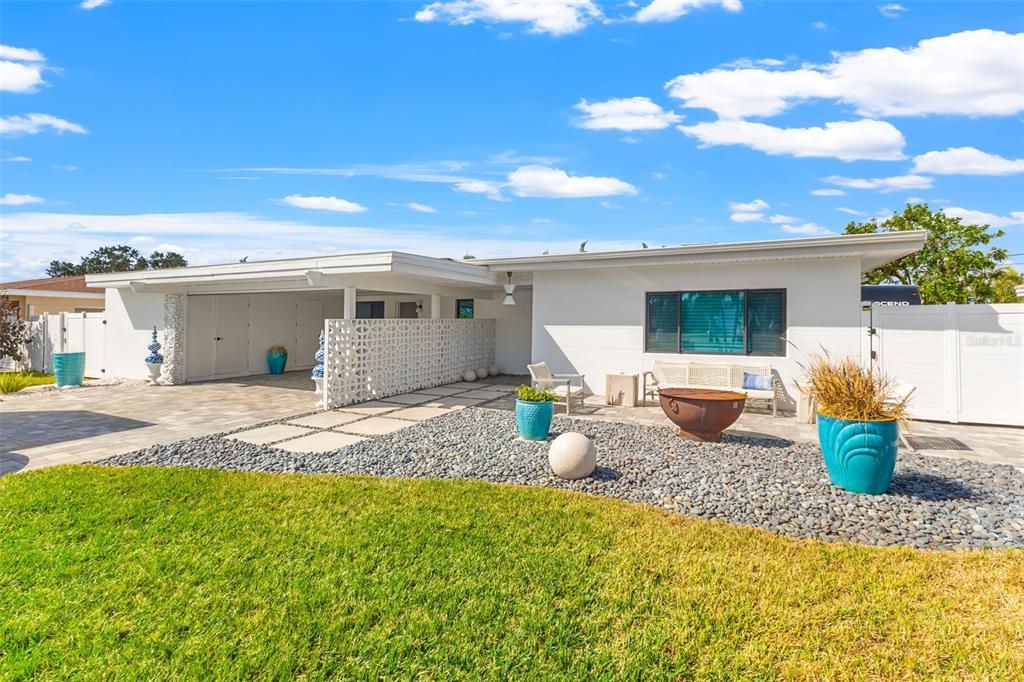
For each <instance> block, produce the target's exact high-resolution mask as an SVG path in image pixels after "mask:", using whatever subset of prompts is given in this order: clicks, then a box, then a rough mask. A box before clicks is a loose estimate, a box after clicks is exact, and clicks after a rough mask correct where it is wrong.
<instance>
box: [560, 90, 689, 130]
mask: <svg viewBox="0 0 1024 682" xmlns="http://www.w3.org/2000/svg"><path fill="white" fill-rule="evenodd" d="M575 108H576V109H577V110H578V111H580V112H582V113H583V115H582V116H580V117H579V118H577V119H576V121H575V124H576V125H577V126H578V127H580V128H587V129H589V130H660V129H662V128H667V127H669V126H670V125H672V124H673V123H678V122H679V121H681V120H682V116H680V115H679V114H677V113H675V112H672V111H665V110H664V109H662V108H661V107H660V106H659V105H658V104H656V103H654V102H652V101H651V100H650V99H649V98H647V97H625V98H621V99H610V100H607V101H604V102H588V101H587V100H585V99H581V100H580V101H579V102H578V103H577V104H576V105H575Z"/></svg>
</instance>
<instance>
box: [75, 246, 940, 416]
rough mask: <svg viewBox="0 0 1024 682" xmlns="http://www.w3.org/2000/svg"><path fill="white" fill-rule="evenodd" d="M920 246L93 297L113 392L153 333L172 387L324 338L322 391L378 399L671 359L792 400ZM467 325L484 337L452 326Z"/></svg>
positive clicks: (207, 274) (301, 353) (542, 260)
mask: <svg viewBox="0 0 1024 682" xmlns="http://www.w3.org/2000/svg"><path fill="white" fill-rule="evenodd" d="M924 240H925V234H924V233H923V232H919V231H916V232H896V233H886V234H868V235H842V236H829V237H813V238H801V239H785V240H773V241H758V242H743V243H733V244H694V245H686V246H678V247H667V248H652V249H640V250H632V251H615V252H594V253H571V254H552V255H542V256H527V257H515V258H492V259H480V260H459V261H456V260H451V259H445V258H432V257H427V256H419V255H414V254H409V253H402V252H397V251H385V252H379V253H357V254H340V255H334V256H312V257H308V258H293V259H284V260H274V261H265V262H246V263H232V264H227V265H212V266H200V267H188V268H177V269H167V270H148V271H141V272H124V273H111V274H97V275H89V276H88V283H89V285H90V286H95V287H104V288H106V316H107V317H106V322H107V330H106V332H107V334H106V336H107V348H106V353H105V357H106V365H107V367H106V370H105V371H106V376H108V377H125V378H144V377H145V376H147V368H146V366H145V365H144V363H143V358H144V357H145V355H146V354H147V353H146V346H147V344H148V343H149V341H150V336H151V334H152V329H153V328H154V327H156V329H157V330H158V331H159V332H161V337H160V338H161V343H163V344H164V346H165V348H164V352H165V355H166V357H167V361H166V362H167V366H165V368H164V372H163V378H164V380H165V381H168V382H171V383H177V382H185V381H199V380H206V379H216V378H226V377H236V376H245V375H251V374H262V373H266V372H267V364H266V360H265V357H266V351H267V349H268V348H269V347H270V346H271V345H283V346H285V347H286V348H287V349H288V352H289V364H288V367H289V369H300V368H309V367H312V366H313V365H314V359H313V356H314V353H315V351H316V350H317V348H318V338H319V336H320V333H321V331H322V330H325V329H326V331H327V337H328V339H327V350H326V354H327V356H328V358H327V361H326V363H325V364H326V365H327V372H326V376H327V377H328V381H331V380H332V377H334V378H339V379H338V380H339V381H340V377H342V375H346V373H347V374H348V375H351V376H349V378H348V379H347V380H348V381H350V383H351V382H360V381H361V382H363V384H366V382H368V381H369V382H370V383H374V382H376V386H377V388H376V389H374V391H375V392H373V391H371V395H380V394H381V393H380V390H381V389H380V386H381V385H382V384H383V383H387V382H386V381H385V380H384V378H383V377H377V376H374V375H375V373H377V374H390V375H402V374H409V375H411V374H414V373H418V374H417V376H418V377H419V378H417V379H416V381H414V382H413V384H414V385H413V386H412V387H413V388H415V387H416V386H420V387H423V386H425V385H426V383H429V382H431V381H433V379H432V377H434V376H435V375H436V377H437V382H438V383H444V382H447V381H451V380H452V379H453V376H452V371H453V367H455V365H458V364H460V363H461V364H464V365H466V366H467V367H472V366H476V365H474V364H472V363H474V362H481V363H484V364H494V365H496V366H497V367H498V369H499V370H500V371H501V372H503V373H510V374H525V373H526V365H527V364H528V363H530V362H531V361H532V362H539V361H545V362H547V363H548V365H549V366H550V367H551V369H552V371H554V372H561V373H578V374H584V375H585V376H586V383H587V387H588V389H589V390H590V391H594V392H602V391H603V390H604V381H605V376H606V375H607V374H609V373H612V372H627V373H640V372H643V371H645V370H647V369H649V368H650V367H651V365H652V363H653V362H654V360H655V359H657V358H662V359H664V358H666V357H673V358H678V359H680V360H699V361H701V362H719V363H724V362H742V363H743V364H748V365H750V364H754V365H757V364H770V365H771V367H772V369H773V370H774V371H776V373H777V375H778V377H779V379H780V380H781V382H782V384H783V385H784V386H785V387H786V391H787V392H788V393H789V395H795V387H794V385H793V381H794V378H795V377H796V376H797V375H798V373H799V367H798V366H797V362H798V361H799V360H800V359H801V356H800V355H799V351H797V350H795V349H794V346H795V347H796V349H800V350H802V351H806V352H813V351H816V350H817V349H819V348H820V347H822V346H824V347H826V348H828V349H829V351H830V352H832V353H835V354H839V355H843V354H855V353H859V352H860V348H861V338H860V337H861V334H862V326H861V308H860V283H861V274H862V273H864V272H867V271H869V270H871V269H873V268H876V267H878V266H880V265H883V264H885V263H888V262H890V261H893V260H896V259H898V258H900V257H902V256H905V255H907V254H910V253H913V252H915V251H916V250H918V249H919V248H921V246H922V245H923V244H924ZM510 284H511V285H512V286H511V287H509V286H508V285H510ZM508 289H512V294H511V298H509V297H508V296H507V294H506V290H508ZM467 318H472V319H473V320H475V321H478V322H476V323H461V322H455V323H452V322H441V321H445V320H448V321H451V320H459V319H462V320H466V319H467ZM481 320H483V321H488V322H479V321H481ZM362 321H373V322H365V323H364V322H362ZM474 324H475V326H474ZM465 330H471V331H465ZM784 339H788V341H789V342H790V343H786V341H784ZM460 344H461V345H460ZM467 344H468V345H467ZM790 344H792V345H790ZM470 346H472V348H470ZM445 353H448V355H445ZM460 353H461V355H459V354H460ZM375 354H383V355H381V357H380V358H379V360H380V362H378V363H377V364H374V361H373V358H374V357H376V356H375ZM452 354H454V355H452ZM385 355H386V356H387V357H386V358H385V357H384V356H385ZM449 356H450V357H449ZM385 359H386V362H385ZM381 363H384V364H381ZM374 368H376V369H374ZM457 369H458V371H461V368H457ZM431 372H433V374H431ZM357 375H358V376H357ZM390 380H391V381H392V383H393V382H394V376H392V377H391V379H390ZM399 383H401V382H399ZM357 393H358V392H357ZM353 395H355V394H349V393H346V396H348V397H347V398H342V399H341V400H343V401H346V400H351V399H353ZM359 395H363V396H365V395H366V394H362V393H360V394H359ZM335 404H336V403H335Z"/></svg>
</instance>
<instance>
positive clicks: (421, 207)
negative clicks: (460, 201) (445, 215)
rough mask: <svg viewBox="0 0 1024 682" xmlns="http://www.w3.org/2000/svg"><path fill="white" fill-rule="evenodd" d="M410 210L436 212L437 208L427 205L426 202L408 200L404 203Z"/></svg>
mask: <svg viewBox="0 0 1024 682" xmlns="http://www.w3.org/2000/svg"><path fill="white" fill-rule="evenodd" d="M405 206H406V208H408V209H409V210H410V211H416V212H417V213H437V209H436V208H434V207H433V206H427V205H426V204H418V203H416V202H415V201H410V202H409V203H408V204H406V205H405Z"/></svg>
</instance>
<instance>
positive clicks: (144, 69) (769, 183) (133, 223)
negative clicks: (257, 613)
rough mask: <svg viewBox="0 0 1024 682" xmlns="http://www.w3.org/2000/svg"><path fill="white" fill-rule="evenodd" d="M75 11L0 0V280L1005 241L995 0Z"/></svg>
mask: <svg viewBox="0 0 1024 682" xmlns="http://www.w3.org/2000/svg"><path fill="white" fill-rule="evenodd" d="M82 4H87V5H88V4H94V5H97V6H95V7H92V8H91V9H87V8H85V7H83V6H82ZM82 4H80V3H78V2H56V1H54V2H5V3H4V4H3V6H2V8H0V13H2V16H0V19H2V25H3V28H2V33H0V42H2V43H3V45H4V46H5V47H4V48H3V51H2V53H0V76H2V78H0V83H2V84H3V85H2V88H3V90H2V92H0V105H2V114H3V119H4V123H3V134H2V136H0V144H2V154H0V158H2V159H3V161H2V162H0V164H2V165H0V172H2V188H0V196H2V197H3V200H2V205H0V211H2V215H0V219H2V226H0V233H2V241H0V245H2V249H3V253H2V258H0V268H2V273H0V277H2V278H3V279H15V278H20V277H30V276H35V275H38V274H40V273H41V272H42V271H43V270H44V269H45V267H46V265H47V263H48V262H49V260H50V259H52V258H64V259H71V260H77V258H78V257H79V256H81V255H83V254H85V253H86V252H87V251H88V250H90V249H92V248H95V247H96V246H100V245H103V244H110V243H132V244H133V245H135V246H137V247H138V248H139V249H140V250H142V251H143V252H144V253H148V252H149V251H151V250H153V249H155V248H162V249H166V248H174V249H176V250H179V251H182V252H183V253H184V254H185V256H186V257H187V258H188V259H189V261H190V262H192V263H194V264H205V263H211V262H232V261H235V260H237V259H238V258H240V257H243V256H248V257H249V258H250V259H251V260H255V259H258V258H273V257H284V256H295V255H307V254H314V253H337V252H345V251H367V250H376V249H384V248H395V249H404V250H412V251H417V252H421V253H428V254H432V255H439V256H451V257H455V258H458V257H461V256H462V255H463V254H465V253H472V254H474V255H476V256H478V257H482V256H488V255H513V254H516V255H518V254H530V253H539V252H541V251H543V250H550V251H551V252H559V251H566V250H575V248H576V244H577V243H578V242H580V241H583V240H589V241H590V246H589V249H590V250H599V249H604V248H623V247H636V246H639V244H640V242H641V241H644V242H647V243H648V244H650V245H651V246H659V245H669V244H679V243H684V242H685V243H692V242H713V241H719V242H731V241H741V240H752V239H779V238H787V237H800V236H808V235H814V234H827V233H829V232H841V231H842V228H843V226H844V225H845V223H846V222H847V221H848V220H851V219H863V218H866V217H871V216H875V215H879V214H883V213H888V212H891V210H893V209H900V208H902V205H903V204H904V203H905V202H906V201H908V200H918V199H924V200H927V201H928V202H929V203H930V204H932V205H933V206H935V207H943V208H944V210H947V211H949V212H951V213H954V214H956V215H962V216H964V217H966V218H968V219H972V220H974V221H983V222H990V223H993V224H998V225H1000V226H1003V227H1004V229H1005V230H1006V232H1007V237H1005V238H1003V239H1002V240H1001V242H1002V244H1003V245H1004V246H1007V247H1009V248H1010V249H1011V251H1012V252H1015V253H1019V252H1022V251H1024V237H1022V235H1024V225H1022V223H1024V160H1022V159H1021V157H1022V156H1024V134H1022V127H1021V120H1022V119H1021V114H1022V111H1024V75H1022V74H1024V35H1021V33H1020V32H1021V30H1022V28H1024V27H1022V23H1024V20H1022V15H1021V13H1020V11H1019V6H1017V5H1015V4H1014V3H1010V2H998V3H984V2H970V3H956V2H935V3H924V2H916V3H910V2H908V3H903V4H895V3H878V2H870V3H868V2H866V3H858V2H828V3H814V2H751V1H749V0H745V1H743V2H742V3H741V2H739V1H738V0H724V1H719V0H689V2H687V1H685V0H658V1H657V2H654V3H651V2H650V1H649V0H641V1H640V2H638V3H597V2H591V0H561V1H560V0H550V1H549V2H543V3H530V2H522V1H521V0H520V1H517V0H467V1H464V2H459V3H452V2H447V1H445V0H442V1H440V2H434V3H432V4H431V3H426V2H418V3H404V2H315V3H302V2H223V3H210V2H203V3H200V2H129V1H126V0H114V1H113V2H105V3H104V2H100V1H98V0H93V1H92V2H91V3H89V2H86V3H82ZM822 190H824V192H822ZM812 192H817V194H812ZM1013 260H1015V261H1018V262H1024V257H1015V258H1013Z"/></svg>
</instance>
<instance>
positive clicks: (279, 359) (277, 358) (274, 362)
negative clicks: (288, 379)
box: [267, 351, 288, 374]
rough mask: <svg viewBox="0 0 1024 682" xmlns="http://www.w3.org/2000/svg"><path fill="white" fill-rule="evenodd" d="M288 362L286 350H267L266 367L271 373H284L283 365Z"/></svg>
mask: <svg viewBox="0 0 1024 682" xmlns="http://www.w3.org/2000/svg"><path fill="white" fill-rule="evenodd" d="M287 363H288V351H277V352H275V351H267V367H269V368H270V373H271V374H284V366H285V364H287Z"/></svg>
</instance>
